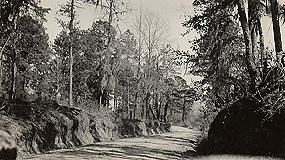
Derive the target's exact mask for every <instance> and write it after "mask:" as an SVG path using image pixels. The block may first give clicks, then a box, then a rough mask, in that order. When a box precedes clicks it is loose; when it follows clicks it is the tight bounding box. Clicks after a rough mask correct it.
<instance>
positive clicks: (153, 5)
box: [41, 0, 195, 50]
mask: <svg viewBox="0 0 285 160" xmlns="http://www.w3.org/2000/svg"><path fill="white" fill-rule="evenodd" d="M66 1H67V0H42V1H41V3H42V6H43V7H47V8H51V11H50V13H49V14H48V15H47V17H46V18H47V20H48V22H47V23H45V24H44V25H45V27H46V28H47V32H48V34H49V36H50V40H51V41H53V39H54V38H55V37H56V35H57V34H58V33H59V32H60V31H61V28H60V27H59V25H58V24H57V22H56V20H55V17H58V16H57V15H56V11H58V10H59V6H60V5H61V4H64V3H65V2H66ZM127 1H128V2H129V6H130V7H131V8H132V9H134V10H133V11H132V12H130V13H128V14H126V15H124V16H123V17H122V20H123V21H120V22H118V23H119V25H120V28H121V30H122V31H125V30H126V29H132V25H133V24H132V20H133V19H134V17H135V16H136V15H137V13H138V8H139V7H140V6H141V5H143V7H144V8H146V9H148V10H150V11H151V12H154V13H156V14H159V16H160V17H161V18H162V19H166V21H167V23H168V25H169V33H168V34H169V35H170V39H171V41H172V43H173V44H172V45H174V47H176V46H177V45H179V46H181V48H183V49H185V50H187V49H188V48H189V47H190V46H189V43H188V40H189V39H191V38H193V37H194V36H195V34H194V32H193V35H188V36H187V37H188V38H187V37H183V36H181V34H182V33H184V32H185V31H186V28H184V27H182V25H181V23H182V22H183V20H184V17H183V15H184V11H185V12H187V13H188V14H193V8H192V4H191V3H192V2H191V0H127ZM77 13H78V20H79V21H80V22H79V25H80V27H81V28H82V29H86V28H88V27H90V26H91V24H92V22H94V21H96V20H99V19H100V18H101V17H102V16H101V15H99V14H98V12H97V14H96V12H95V7H94V6H84V8H82V9H77Z"/></svg>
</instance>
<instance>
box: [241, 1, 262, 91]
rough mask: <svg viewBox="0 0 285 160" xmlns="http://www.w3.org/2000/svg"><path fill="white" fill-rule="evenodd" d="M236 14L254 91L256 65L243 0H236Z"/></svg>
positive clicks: (251, 87)
mask: <svg viewBox="0 0 285 160" xmlns="http://www.w3.org/2000/svg"><path fill="white" fill-rule="evenodd" d="M238 14H239V20H240V23H241V27H242V31H243V36H244V40H245V46H246V66H247V70H248V73H249V76H250V90H251V91H252V92H255V86H256V73H257V72H256V66H255V63H254V59H253V52H252V41H251V35H250V30H249V25H248V21H247V17H246V12H245V5H244V1H243V0H238Z"/></svg>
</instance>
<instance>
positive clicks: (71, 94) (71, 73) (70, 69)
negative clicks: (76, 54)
mask: <svg viewBox="0 0 285 160" xmlns="http://www.w3.org/2000/svg"><path fill="white" fill-rule="evenodd" d="M73 21H74V0H71V11H70V23H69V32H70V33H69V36H70V44H69V45H70V46H69V54H70V55H69V56H70V66H69V76H70V77H69V107H72V106H73V88H72V87H73Z"/></svg>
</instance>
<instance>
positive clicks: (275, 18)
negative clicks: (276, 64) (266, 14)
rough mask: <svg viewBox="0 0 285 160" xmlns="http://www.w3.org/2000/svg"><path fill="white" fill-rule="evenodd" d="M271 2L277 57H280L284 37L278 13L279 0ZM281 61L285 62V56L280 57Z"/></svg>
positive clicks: (271, 0)
mask: <svg viewBox="0 0 285 160" xmlns="http://www.w3.org/2000/svg"><path fill="white" fill-rule="evenodd" d="M270 2H271V13H272V16H271V17H272V23H273V33H274V43H275V51H276V56H277V58H278V57H279V54H280V52H282V39H281V32H280V24H279V15H278V2H277V0H270ZM280 58H281V62H282V64H283V65H285V64H284V59H283V58H284V56H282V57H280ZM278 61H279V59H278Z"/></svg>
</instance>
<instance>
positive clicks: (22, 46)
mask: <svg viewBox="0 0 285 160" xmlns="http://www.w3.org/2000/svg"><path fill="white" fill-rule="evenodd" d="M189 3H193V7H194V12H195V14H194V15H191V16H190V15H187V12H186V13H185V14H186V15H185V21H184V22H183V23H182V24H181V25H183V26H184V27H185V33H184V35H187V34H191V32H192V31H195V32H196V33H197V34H198V35H199V36H197V37H196V38H195V39H194V40H192V41H190V43H189V46H190V47H191V50H182V49H179V48H175V47H173V46H172V44H170V43H169V42H168V41H166V40H165V39H166V38H167V36H168V35H167V34H166V32H167V23H166V21H164V20H163V19H162V18H160V17H159V15H156V14H154V13H152V12H150V11H147V10H144V9H143V8H141V9H139V14H138V15H137V16H136V18H135V21H134V25H133V26H134V27H133V28H130V29H128V30H125V31H121V30H120V28H118V26H117V25H115V22H116V21H119V20H120V17H121V16H123V15H125V14H130V12H131V11H132V9H131V8H129V7H128V5H127V2H124V1H123V0H69V1H68V2H67V3H66V4H65V5H62V6H61V9H60V10H59V11H58V12H57V14H58V15H59V17H61V18H59V19H57V21H58V24H59V25H61V27H62V31H61V32H60V33H58V34H57V36H56V38H55V39H54V41H53V43H51V42H49V37H48V34H47V32H46V29H45V28H44V25H43V24H44V22H45V21H46V19H45V16H46V14H48V12H49V10H50V9H48V8H43V7H41V2H40V1H38V0H2V1H1V2H0V18H1V19H0V111H1V112H0V115H1V118H0V124H1V125H0V126H1V129H4V130H7V131H9V132H10V133H11V134H12V137H13V138H15V139H16V142H17V145H18V146H20V147H19V148H20V149H19V150H20V151H18V152H20V154H27V153H40V152H43V151H46V150H52V149H59V148H69V147H74V146H81V145H86V144H88V143H95V142H98V141H106V140H111V139H113V138H122V137H124V138H125V137H132V136H138V135H145V134H146V133H144V131H142V130H141V129H142V128H147V129H146V130H147V134H152V133H154V132H155V133H161V132H165V131H169V126H170V124H173V125H180V126H184V127H188V128H192V129H196V130H199V131H201V133H202V135H201V139H202V140H201V143H200V145H199V146H198V147H197V152H201V154H212V153H219V154H220V153H233V154H262V155H269V156H284V153H285V152H284V150H285V147H284V144H285V138H284V133H285V132H284V126H283V125H284V117H285V115H284V113H285V112H284V103H285V91H284V89H285V88H284V87H285V71H284V65H285V53H284V51H283V49H282V36H281V29H280V26H281V25H282V24H283V23H284V22H285V21H284V19H285V4H284V3H283V4H282V3H281V2H279V1H277V0H248V1H244V0H194V1H193V2H192V1H191V2H190V1H189ZM86 4H87V5H91V6H94V10H97V11H99V12H101V14H104V15H105V16H104V18H102V19H98V20H97V21H94V22H93V23H92V26H91V27H90V28H88V29H81V28H80V25H79V20H78V19H77V17H78V12H77V9H78V8H82V6H83V5H86ZM265 18H267V19H270V21H272V27H271V28H270V30H272V32H273V37H274V43H273V44H274V47H273V48H270V47H269V46H267V44H266V43H265V39H266V36H267V35H266V34H265V31H264V28H263V21H262V20H263V19H265ZM181 66H186V71H185V73H187V74H191V75H195V76H199V77H201V79H202V80H200V81H195V82H193V83H192V84H189V83H187V81H186V80H185V79H184V78H183V76H182V75H181V74H180V73H179V72H178V71H179V68H181ZM142 122H143V123H144V127H141V123H142ZM158 126H159V127H161V128H160V129H158V128H157V127H158ZM236 132H238V133H239V134H237V136H238V138H230V137H231V136H232V135H233V134H235V133H236ZM115 134H116V135H115ZM244 137H246V140H245V139H243V138H244ZM257 137H259V138H257ZM260 140H264V141H262V142H260V143H259V142H258V143H257V141H260ZM236 141H240V142H244V143H243V144H239V143H236ZM232 144H236V148H231V147H229V146H230V145H232ZM244 145H247V146H246V147H245V146H244ZM256 146H257V147H256ZM213 148H219V149H213ZM257 150H258V151H257Z"/></svg>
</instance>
